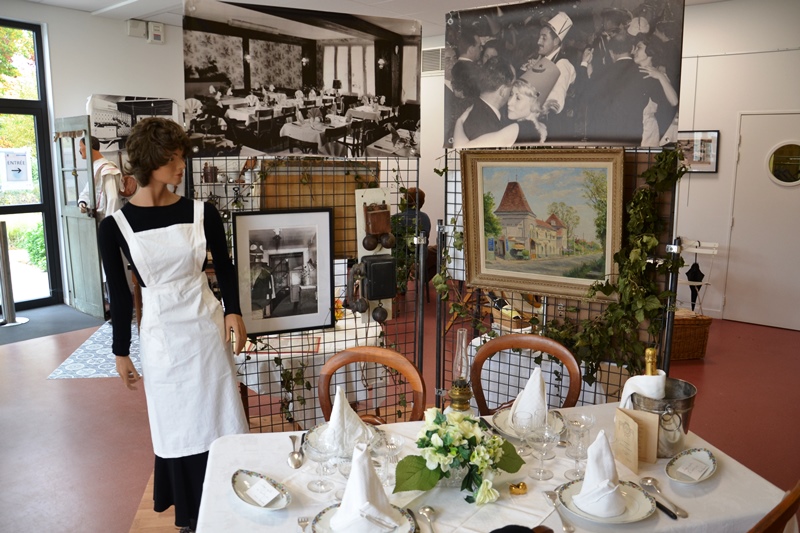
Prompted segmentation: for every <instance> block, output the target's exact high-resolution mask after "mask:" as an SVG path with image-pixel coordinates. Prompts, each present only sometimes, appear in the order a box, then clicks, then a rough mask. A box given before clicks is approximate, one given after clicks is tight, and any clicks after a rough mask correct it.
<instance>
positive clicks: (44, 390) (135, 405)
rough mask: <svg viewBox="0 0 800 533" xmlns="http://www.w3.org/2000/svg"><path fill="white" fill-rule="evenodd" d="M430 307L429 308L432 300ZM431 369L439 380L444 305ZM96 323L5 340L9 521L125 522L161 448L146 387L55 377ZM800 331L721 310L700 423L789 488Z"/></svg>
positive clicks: (704, 373) (99, 527)
mask: <svg viewBox="0 0 800 533" xmlns="http://www.w3.org/2000/svg"><path fill="white" fill-rule="evenodd" d="M426 312H427V311H426ZM428 316H430V319H428V320H426V330H425V331H426V343H425V344H426V348H425V350H426V351H425V353H426V357H425V362H426V367H425V378H426V382H428V383H429V390H431V391H432V390H433V388H434V385H435V384H434V382H433V372H434V371H435V363H434V360H435V357H434V356H435V352H434V351H433V350H434V344H433V343H434V341H433V339H434V337H435V333H436V330H435V327H434V318H433V317H434V316H435V314H434V312H433V305H432V304H431V305H430V313H428ZM93 331H94V328H90V329H85V330H80V331H75V332H71V333H63V334H60V335H53V336H50V337H42V338H39V339H34V340H29V341H22V342H17V343H13V344H7V345H4V346H0V428H1V429H0V472H1V473H2V482H3V490H2V492H0V531H2V532H6V531H8V532H14V533H17V532H28V531H57V532H62V531H63V532H103V533H115V532H119V533H127V532H128V531H129V530H130V527H131V523H132V522H133V518H134V515H135V513H136V510H137V507H138V505H139V502H140V500H141V499H142V494H143V493H144V490H145V487H146V485H147V482H148V480H149V478H150V474H151V473H152V470H153V454H152V449H151V445H150V437H149V433H148V427H147V415H146V412H145V402H144V396H143V394H142V391H141V390H140V391H138V392H129V391H127V390H125V389H123V388H122V385H121V383H120V382H119V381H118V380H115V379H76V380H50V381H49V380H47V376H48V375H49V374H50V372H52V371H53V369H55V368H56V367H57V366H58V365H59V364H60V363H61V362H62V361H63V360H64V359H66V357H67V356H69V354H71V353H72V352H73V351H74V350H75V348H77V347H78V346H79V345H80V344H81V343H82V342H83V341H84V340H85V339H86V338H88V337H89V335H91V333H92V332H93ZM797 346H800V332H796V331H788V330H780V329H774V328H767V327H761V326H753V325H748V324H742V323H736V322H729V321H721V320H714V322H713V324H712V325H711V333H710V340H709V345H708V350H707V355H706V358H705V360H703V361H682V362H674V363H673V365H672V369H671V375H672V376H673V377H678V378H681V379H686V380H688V381H690V382H692V383H694V384H695V385H696V386H697V387H698V389H699V391H700V392H699V394H698V396H697V400H696V404H695V408H694V412H693V415H692V422H691V426H692V427H691V429H692V430H693V431H694V432H696V433H698V434H699V435H701V436H702V437H704V438H705V439H706V440H708V441H709V442H711V443H713V444H714V445H715V446H717V447H719V448H721V449H722V450H724V451H725V452H726V453H728V454H729V455H731V456H733V457H734V458H735V459H737V460H738V461H740V462H742V463H744V464H745V465H746V466H748V467H749V468H751V469H753V470H754V471H756V472H757V473H759V474H760V475H762V476H763V477H765V478H766V479H768V480H769V481H771V482H772V483H774V484H776V485H778V486H779V487H781V488H782V489H789V488H791V487H792V486H793V485H794V483H795V482H796V481H797V479H798V478H800V454H798V453H797V450H798V449H799V448H800V424H798V423H797V421H798V420H800V387H798V382H797V380H798V377H797V376H798V375H800V356H798V351H797Z"/></svg>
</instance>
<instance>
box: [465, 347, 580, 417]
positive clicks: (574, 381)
mask: <svg viewBox="0 0 800 533" xmlns="http://www.w3.org/2000/svg"><path fill="white" fill-rule="evenodd" d="M514 349H522V350H531V351H535V352H542V353H543V354H548V355H551V356H553V357H555V358H556V359H558V360H559V361H561V363H563V365H564V367H566V369H567V372H568V373H569V389H568V391H567V395H566V397H565V398H564V404H563V405H562V407H574V406H575V404H577V403H578V397H579V396H580V393H581V368H580V366H579V365H578V362H577V361H576V360H575V356H574V355H572V352H570V351H569V350H568V349H567V348H566V347H565V346H564V345H563V344H561V343H560V342H557V341H554V340H553V339H549V338H547V337H542V336H540V335H533V334H528V333H513V334H508V335H501V336H500V337H496V338H494V339H492V340H490V341H489V342H487V343H486V344H484V345H483V346H481V347H480V348H479V349H478V352H477V353H476V354H475V359H474V360H473V362H472V367H471V368H470V380H471V381H472V393H473V396H474V397H475V403H476V404H477V405H478V412H479V413H480V414H481V416H486V415H491V414H494V413H495V411H497V410H499V409H502V408H504V407H507V406H509V405H510V403H511V402H507V403H504V404H502V405H499V406H497V407H495V408H489V406H488V405H487V404H486V395H485V394H484V392H483V383H482V382H481V375H482V371H483V365H484V363H485V362H486V360H487V359H489V358H490V357H492V356H493V355H495V354H496V353H498V352H500V351H503V350H514ZM512 401H513V400H512Z"/></svg>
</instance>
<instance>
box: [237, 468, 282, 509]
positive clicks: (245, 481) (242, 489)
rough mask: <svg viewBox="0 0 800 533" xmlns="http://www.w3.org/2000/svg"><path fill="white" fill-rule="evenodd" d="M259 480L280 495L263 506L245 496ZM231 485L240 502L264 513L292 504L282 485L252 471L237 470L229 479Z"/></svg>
mask: <svg viewBox="0 0 800 533" xmlns="http://www.w3.org/2000/svg"><path fill="white" fill-rule="evenodd" d="M260 480H264V481H266V482H267V483H269V484H270V485H272V486H273V487H274V488H275V489H276V490H277V491H278V492H279V493H280V494H278V496H276V497H275V499H273V500H272V501H271V502H269V503H268V504H267V505H264V506H261V505H258V504H257V503H256V502H255V501H254V500H253V499H252V498H250V496H248V495H247V491H248V490H249V489H250V487H252V486H253V485H254V484H255V483H257V482H258V481H260ZM231 485H232V486H233V491H234V492H235V493H236V495H237V496H238V497H239V499H240V500H242V501H243V502H245V503H247V504H249V505H252V506H253V507H256V508H258V509H264V510H265V511H277V510H279V509H283V508H284V507H286V506H287V505H289V504H290V503H292V495H291V494H289V491H288V490H286V487H285V486H284V485H283V484H282V483H279V482H277V481H275V480H274V479H272V478H271V477H268V476H265V475H264V474H260V473H258V472H253V471H252V470H242V469H239V470H237V471H236V472H235V473H234V474H233V477H232V478H231Z"/></svg>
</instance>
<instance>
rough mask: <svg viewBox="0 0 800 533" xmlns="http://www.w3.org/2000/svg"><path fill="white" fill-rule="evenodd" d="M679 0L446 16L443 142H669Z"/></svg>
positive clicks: (676, 83) (673, 127)
mask: <svg viewBox="0 0 800 533" xmlns="http://www.w3.org/2000/svg"><path fill="white" fill-rule="evenodd" d="M683 10H684V0H645V1H641V0H622V1H620V0H598V1H594V2H565V1H562V0H555V1H544V2H525V3H519V4H509V5H503V6H495V7H490V8H480V9H471V10H465V11H453V12H451V13H449V14H448V15H446V17H447V19H446V22H447V32H446V35H445V49H444V51H443V60H444V61H443V62H444V71H445V97H444V98H445V99H444V102H445V103H444V109H445V111H444V112H445V117H444V121H445V133H444V146H445V147H454V148H474V147H509V146H515V145H536V144H542V145H544V144H547V145H557V144H561V145H576V144H581V145H602V146H609V145H616V146H642V147H656V146H663V145H665V144H668V143H672V142H675V141H676V138H677V127H678V90H679V87H680V74H681V72H680V67H681V42H682V35H683Z"/></svg>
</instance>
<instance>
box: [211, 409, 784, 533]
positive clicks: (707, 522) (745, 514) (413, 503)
mask: <svg viewBox="0 0 800 533" xmlns="http://www.w3.org/2000/svg"><path fill="white" fill-rule="evenodd" d="M618 406H619V404H618V403H608V404H599V405H585V406H579V407H572V408H567V409H559V411H560V412H561V414H562V415H564V416H568V415H569V414H571V413H576V412H587V413H591V414H593V415H594V417H595V419H596V423H595V424H594V427H593V429H592V433H591V436H592V438H594V437H595V436H596V435H597V432H598V431H599V430H600V429H602V430H604V431H605V432H606V433H607V434H612V435H613V431H614V429H613V428H614V416H615V413H616V410H617V408H618ZM487 420H488V421H490V422H491V421H492V417H487ZM379 427H380V429H381V430H382V431H384V432H386V433H389V434H396V435H401V436H402V437H403V438H404V443H403V446H402V450H401V457H402V456H405V455H410V454H416V453H417V451H416V446H415V441H416V438H417V435H418V433H419V432H420V430H421V429H422V427H423V423H422V422H401V423H394V424H385V425H382V426H379ZM301 433H302V432H282V433H252V434H243V435H228V436H225V437H221V438H219V439H217V440H216V441H214V443H212V445H211V449H210V452H209V458H208V466H207V469H206V476H205V482H204V485H203V497H202V501H201V504H200V513H199V518H198V523H197V531H198V532H199V533H215V532H224V533H235V532H249V533H254V532H261V531H281V532H283V531H297V530H298V518H300V517H307V518H309V523H312V522H313V519H314V518H315V517H316V516H318V515H319V514H320V513H321V512H322V511H323V510H324V509H326V508H328V507H330V506H332V505H336V504H337V500H336V494H337V490H336V489H341V488H344V487H345V486H346V479H345V478H344V477H343V476H342V475H341V474H339V473H338V472H336V473H334V474H333V475H331V476H328V477H327V479H329V480H331V481H332V482H333V483H334V485H335V487H334V490H331V491H329V492H326V493H322V494H318V493H314V492H311V491H309V490H308V488H307V484H308V482H309V481H311V480H312V479H313V478H314V476H315V463H313V462H311V461H310V460H308V459H306V460H305V462H304V464H303V465H302V467H301V468H299V469H296V470H293V469H292V468H290V466H289V464H288V462H287V458H288V455H289V452H290V451H291V450H292V443H291V441H290V439H289V437H290V436H292V435H294V436H299V435H301ZM684 445H685V447H686V448H703V449H706V450H708V451H709V452H711V453H712V454H713V455H714V457H715V459H716V464H717V468H716V471H715V472H714V474H713V475H712V476H709V477H708V479H705V480H703V481H701V482H698V483H694V484H687V483H679V482H676V481H674V480H672V479H670V478H668V476H667V474H666V472H665V465H666V464H667V463H668V461H669V459H667V458H662V459H658V460H657V461H656V462H655V463H646V462H641V461H640V462H639V466H638V469H639V471H638V473H634V472H632V471H631V470H630V469H628V468H627V467H625V466H624V465H622V464H621V463H620V462H619V461H617V462H616V466H617V471H618V473H619V478H620V480H624V481H631V482H635V483H638V482H639V479H641V478H642V477H644V476H652V477H654V478H656V479H658V481H659V482H660V487H661V490H662V492H663V493H664V495H665V496H666V497H667V499H669V500H670V501H672V502H674V503H675V504H677V505H679V506H680V507H682V508H683V509H684V510H686V511H687V512H688V517H687V518H678V519H672V518H670V517H668V516H667V514H665V513H664V512H662V511H660V510H654V511H652V512H648V513H646V516H645V514H644V513H641V515H640V516H637V517H636V518H637V519H636V520H635V521H631V522H629V523H621V524H611V523H607V522H606V521H604V520H603V519H596V520H595V519H592V520H589V519H586V518H583V517H580V516H578V515H577V514H573V512H572V511H569V510H566V509H565V508H564V507H563V506H561V507H560V509H561V511H562V512H563V513H564V515H565V516H566V517H567V518H568V520H569V521H570V522H571V523H572V525H573V526H574V527H575V531H577V532H579V533H580V532H609V533H610V532H690V533H691V532H696V533H706V532H737V533H743V532H746V531H747V530H748V529H749V528H750V527H752V526H753V525H754V524H755V523H756V522H757V521H758V520H759V519H760V518H762V517H763V516H764V515H765V514H766V513H767V512H768V511H769V510H770V509H772V508H773V507H774V506H775V505H777V504H778V503H779V502H780V500H781V499H782V498H783V496H784V492H783V491H782V490H781V489H779V488H778V487H776V486H775V485H773V484H772V483H770V482H769V481H767V480H765V479H764V478H762V477H761V476H759V475H758V474H756V473H755V472H753V471H751V470H750V469H748V468H747V467H746V466H744V465H742V464H741V463H739V462H738V461H736V460H735V459H734V458H733V457H731V456H729V455H727V454H726V453H725V452H723V451H722V450H720V449H718V448H716V447H715V446H713V445H712V444H711V443H709V442H707V441H705V440H704V439H703V438H702V437H700V436H698V435H697V434H695V433H693V432H691V431H690V432H689V433H688V434H687V435H686V436H685V442H684ZM555 451H556V454H555V458H554V459H552V460H549V461H545V467H546V468H548V469H550V470H552V471H553V472H554V477H553V478H551V479H549V480H547V481H538V480H535V479H533V478H531V477H530V476H529V473H530V472H531V469H532V468H534V466H535V465H536V464H537V463H538V459H532V460H528V461H527V462H526V464H524V465H523V467H522V468H521V469H520V470H519V471H518V472H517V473H514V474H510V473H506V472H498V475H496V477H495V478H494V480H493V485H494V487H495V488H496V489H497V490H498V491H499V494H500V496H499V498H498V500H497V501H495V502H493V503H489V504H485V505H476V504H471V503H467V502H466V501H465V500H464V497H465V496H466V493H465V492H461V491H460V490H459V488H458V487H449V486H442V483H441V482H440V483H439V485H437V486H436V487H435V488H433V489H432V490H429V491H425V492H422V491H408V492H400V493H397V494H393V493H392V492H393V489H392V487H386V488H385V491H386V493H387V496H388V498H389V501H390V502H391V503H392V504H393V505H396V506H398V507H400V508H403V509H412V510H413V511H414V512H415V513H416V520H417V522H418V529H417V531H421V532H422V533H432V529H431V527H430V526H429V525H428V524H427V523H426V522H425V521H424V520H423V519H422V517H421V516H420V514H419V512H418V511H419V509H420V508H421V507H422V506H430V507H432V508H433V509H435V518H434V522H433V526H434V528H435V531H436V533H448V532H454V531H459V532H461V531H464V532H476V533H478V532H480V533H487V532H489V531H492V530H493V529H497V528H500V527H502V526H506V525H510V524H516V525H523V526H525V527H528V528H533V527H534V526H537V525H540V524H544V525H546V526H548V527H550V528H552V529H553V530H554V531H561V522H560V518H559V514H558V513H557V512H555V510H554V507H552V506H551V505H550V503H549V502H548V501H547V500H546V498H545V497H544V495H543V492H542V491H546V490H557V488H558V487H559V486H560V485H563V484H565V483H567V482H568V480H567V478H566V477H565V475H564V473H565V472H566V471H567V470H568V469H570V468H572V467H573V461H572V460H571V459H569V458H568V457H566V454H565V449H564V448H556V449H555ZM776 460H777V458H776ZM240 469H244V470H248V471H251V472H257V473H260V474H261V475H264V476H267V477H269V478H271V479H273V480H274V481H276V482H278V483H280V484H282V485H283V487H285V490H286V491H287V492H288V493H289V495H290V496H291V502H290V503H289V504H288V505H286V506H285V507H284V508H281V509H278V510H268V509H265V508H261V507H256V506H254V505H252V504H249V503H245V501H244V500H242V499H240V498H239V496H237V494H236V492H235V491H234V490H233V486H232V478H233V475H234V473H236V472H237V471H238V470H240ZM520 481H524V482H525V483H526V484H527V487H528V491H527V493H526V494H521V495H511V494H510V492H509V484H511V483H519V482H520ZM642 490H644V489H642ZM657 499H660V498H658V497H657ZM661 501H663V500H661ZM648 507H649V506H648ZM637 511H638V510H637ZM792 528H793V531H794V532H796V531H797V522H796V520H794V521H793V523H792V524H790V530H792ZM307 531H314V529H312V528H308V529H307ZM317 531H320V530H319V529H317ZM376 531H379V530H378V529H377V528H376ZM398 531H400V530H399V529H398Z"/></svg>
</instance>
